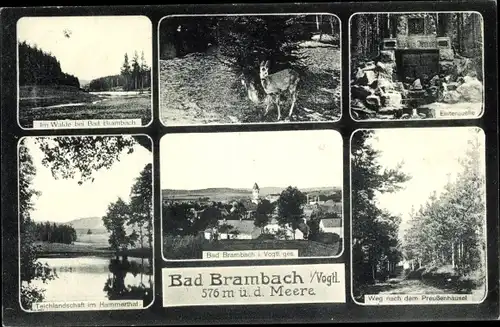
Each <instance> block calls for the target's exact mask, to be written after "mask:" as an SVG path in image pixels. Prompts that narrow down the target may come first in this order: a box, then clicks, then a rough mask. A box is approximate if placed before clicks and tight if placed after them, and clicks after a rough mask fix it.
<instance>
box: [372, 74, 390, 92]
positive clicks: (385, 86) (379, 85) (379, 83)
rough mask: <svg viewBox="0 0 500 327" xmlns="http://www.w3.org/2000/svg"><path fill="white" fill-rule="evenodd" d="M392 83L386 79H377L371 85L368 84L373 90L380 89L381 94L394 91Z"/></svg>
mask: <svg viewBox="0 0 500 327" xmlns="http://www.w3.org/2000/svg"><path fill="white" fill-rule="evenodd" d="M393 84H394V83H392V82H391V81H390V80H388V79H387V78H380V77H379V78H377V79H376V80H375V81H374V82H373V83H372V84H370V87H371V88H372V89H375V90H377V91H378V90H379V89H381V90H382V92H386V91H388V90H393V89H394V86H393Z"/></svg>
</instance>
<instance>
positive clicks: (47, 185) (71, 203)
mask: <svg viewBox="0 0 500 327" xmlns="http://www.w3.org/2000/svg"><path fill="white" fill-rule="evenodd" d="M24 144H25V145H26V146H27V147H28V149H29V152H30V154H31V155H32V157H33V163H34V165H35V167H36V175H35V178H34V179H33V185H32V186H33V188H34V189H36V190H38V191H41V193H42V194H41V196H39V197H36V198H33V199H34V210H33V211H32V212H31V218H32V219H33V220H34V221H47V220H48V221H52V222H60V223H64V222H68V221H71V220H73V219H77V218H85V217H102V216H104V215H105V214H106V209H107V207H108V205H109V204H110V203H112V202H114V201H116V200H117V199H118V197H121V198H122V199H124V200H125V201H128V200H129V197H130V189H131V187H132V185H133V184H134V183H135V179H136V178H137V177H138V176H139V174H140V172H141V171H142V169H143V168H144V166H146V165H147V164H148V163H151V162H152V159H153V158H152V154H151V152H149V151H148V150H146V149H145V148H143V147H142V146H140V145H135V146H134V152H133V153H132V154H125V153H123V154H122V155H121V157H120V161H119V162H115V163H114V164H113V166H111V168H110V169H109V170H107V169H103V170H100V171H99V172H95V173H94V174H93V177H95V180H94V182H90V181H89V182H84V183H83V184H82V185H81V186H80V185H78V183H77V182H78V181H79V179H78V177H77V178H75V179H57V180H56V179H54V178H53V177H52V173H51V171H50V169H49V168H45V167H44V166H43V165H42V164H41V160H42V158H43V152H42V151H40V149H39V148H38V147H37V146H36V145H35V144H34V142H33V139H32V138H26V139H25V141H24Z"/></svg>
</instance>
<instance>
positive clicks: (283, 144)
mask: <svg viewBox="0 0 500 327" xmlns="http://www.w3.org/2000/svg"><path fill="white" fill-rule="evenodd" d="M342 155H343V151H342V138H341V136H340V134H339V133H337V132H335V131H331V130H323V131H280V132H240V133H198V134H196V133H191V134H167V135H165V136H164V137H163V138H162V139H161V142H160V178H161V188H162V189H183V190H189V189H191V190H192V189H203V188H211V187H229V188H252V187H253V185H254V183H257V184H258V185H259V187H261V188H262V187H283V188H286V187H287V186H290V185H291V186H296V187H298V188H299V189H301V188H310V187H332V186H337V187H342V182H343V181H342V178H343V177H342V175H343V169H342V160H343V159H342Z"/></svg>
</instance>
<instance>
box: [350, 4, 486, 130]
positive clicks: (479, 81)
mask: <svg viewBox="0 0 500 327" xmlns="http://www.w3.org/2000/svg"><path fill="white" fill-rule="evenodd" d="M349 38H350V40H349V42H350V43H349V50H350V58H349V60H350V114H351V116H352V118H353V119H355V120H401V119H411V120H414V119H467V118H469V119H470V118H478V117H480V116H481V115H482V114H483V111H484V63H483V60H484V42H483V18H482V16H481V14H479V13H477V12H413V13H399V12H386V13H356V14H354V15H352V16H351V18H350V19H349Z"/></svg>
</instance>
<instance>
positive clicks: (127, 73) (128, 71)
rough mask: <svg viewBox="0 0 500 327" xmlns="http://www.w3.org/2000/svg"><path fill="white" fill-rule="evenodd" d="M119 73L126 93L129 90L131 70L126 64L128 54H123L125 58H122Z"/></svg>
mask: <svg viewBox="0 0 500 327" xmlns="http://www.w3.org/2000/svg"><path fill="white" fill-rule="evenodd" d="M120 73H121V75H122V76H123V77H124V80H125V83H124V87H123V88H124V90H125V91H128V90H129V89H130V79H131V69H130V64H129V62H128V54H127V53H125V56H124V58H123V65H122V68H121V71H120Z"/></svg>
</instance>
